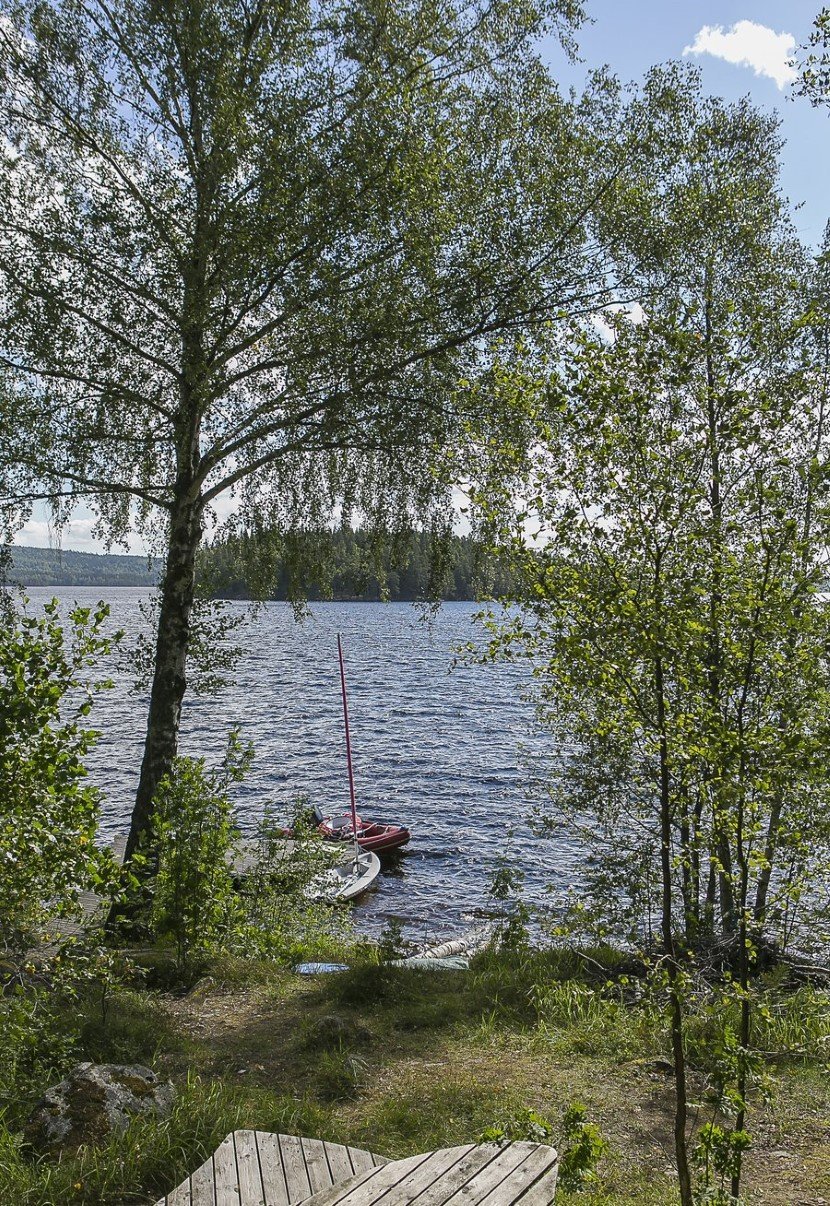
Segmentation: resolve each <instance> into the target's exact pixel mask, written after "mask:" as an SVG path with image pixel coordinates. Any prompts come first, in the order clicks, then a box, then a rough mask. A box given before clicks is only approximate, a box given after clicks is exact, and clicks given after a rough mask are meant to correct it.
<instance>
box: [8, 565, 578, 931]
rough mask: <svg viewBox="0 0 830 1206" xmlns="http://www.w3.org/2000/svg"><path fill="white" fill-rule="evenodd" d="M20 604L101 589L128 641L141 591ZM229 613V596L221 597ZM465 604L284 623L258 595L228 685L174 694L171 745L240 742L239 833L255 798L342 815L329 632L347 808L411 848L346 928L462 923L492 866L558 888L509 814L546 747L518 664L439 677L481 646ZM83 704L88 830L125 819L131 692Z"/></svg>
mask: <svg viewBox="0 0 830 1206" xmlns="http://www.w3.org/2000/svg"><path fill="white" fill-rule="evenodd" d="M28 594H29V597H30V599H31V601H32V604H33V605H34V604H37V603H40V602H43V601H45V600H47V599H49V598H51V597H52V596H53V595H54V594H57V595H58V597H59V598H60V599H61V601H62V603H68V602H70V601H71V600H73V599H77V600H78V601H79V602H80V603H83V604H84V605H90V604H92V603H94V602H95V601H97V600H98V599H99V598H101V597H104V598H106V599H107V601H108V602H109V604H110V607H111V623H112V628H113V629H116V628H121V629H123V630H124V631H125V634H126V635H125V638H124V644H125V645H129V644H132V643H134V642H135V639H136V637H137V635H138V633H139V631H140V630H141V628H142V626H143V623H144V621H143V619H142V615H141V612H140V610H139V605H140V603H141V601H142V599H145V598H146V597H147V594H148V592H147V591H145V590H140V589H129V588H117V589H116V588H101V587H98V588H83V587H77V588H60V589H57V588H56V589H49V588H30V589H29V591H28ZM230 606H231V608H237V609H239V610H244V609H245V605H244V604H231V605H230ZM478 610H479V609H478V607H477V606H476V605H475V604H468V603H451V604H445V605H444V606H443V607H442V608H441V609H440V611H439V612H438V613H437V615H436V616H435V617H434V618H432V619H431V620H430V621H429V622H426V621H425V620H423V619H422V618H421V617H420V613H419V612H418V611H416V610H415V609H414V608H413V607H412V606H410V605H409V604H403V603H401V604H395V603H389V604H382V603H379V604H374V603H316V604H313V605H312V607H311V612H310V615H309V617H308V618H307V619H306V620H304V621H303V622H302V623H298V622H297V621H296V620H295V618H294V614H293V612H292V610H291V608H290V606H289V605H288V604H285V603H271V604H267V605H265V606H263V607H262V608H261V610H260V611H259V612H258V614H257V615H256V616H255V617H254V618H253V619H252V620H251V621H250V622H249V623H248V624H247V625H246V626H245V627H244V628H243V629H242V630H241V635H240V633H239V632H238V633H237V635H236V639H237V641H238V643H239V644H242V645H243V646H244V654H243V657H242V659H241V660H240V661H239V663H238V664H237V666H236V669H235V671H234V673H233V681H232V683H231V684H230V685H229V686H227V687H226V688H224V690H223V691H222V692H221V693H220V694H219V695H218V696H208V697H201V698H199V697H194V696H189V697H188V698H187V699H186V700H185V706H184V713H183V721H182V737H181V744H180V749H181V752H182V753H186V754H191V755H205V756H206V757H207V758H208V759H209V760H211V761H218V760H219V759H220V758H221V755H222V752H223V749H224V745H225V739H226V736H227V733H228V730H229V729H230V728H231V727H232V726H238V727H239V729H240V731H241V734H242V737H243V739H244V740H246V741H251V742H253V744H254V747H255V752H256V757H255V762H254V766H253V770H252V772H251V774H250V776H249V778H248V779H247V781H246V782H245V784H244V785H242V787H241V788H240V789H239V791H238V796H237V804H238V810H239V816H240V820H241V824H242V827H243V828H244V829H248V830H250V829H252V828H253V827H254V826H255V825H256V821H257V818H258V817H259V816H260V815H261V813H262V810H263V808H264V807H265V805H266V804H273V805H275V806H276V807H277V809H278V810H279V811H280V812H281V813H283V814H285V815H288V813H289V811H290V808H291V802H292V800H293V799H294V798H295V797H296V796H297V795H298V794H300V793H307V794H308V796H309V797H310V800H311V802H312V803H319V804H320V805H321V806H322V807H323V808H325V809H327V810H331V811H345V810H346V809H347V808H348V806H349V792H348V778H347V770H346V757H345V745H344V736H343V718H342V711H341V701H340V684H339V672H338V663H337V633H338V632H340V633H341V634H342V637H343V645H344V651H345V658H346V673H347V681H348V689H349V719H350V724H351V733H352V746H353V755H354V768H355V779H356V789H357V796H358V809H359V811H360V812H362V813H363V814H364V815H365V816H368V817H371V818H373V819H378V820H392V821H400V822H401V823H403V824H405V825H407V826H408V827H409V828H410V829H411V831H412V841H411V843H410V844H409V846H408V847H407V848H406V850H405V851H404V853H403V854H402V856H401V857H400V858H399V859H398V860H397V861H396V862H395V863H394V864H393V865H392V866H391V867H390V868H388V869H387V870H385V871H384V874H383V876H382V878H381V880H380V881H379V883H380V887H379V889H378V890H377V891H376V892H373V893H372V894H371V895H370V896H368V897H367V898H366V899H365V900H364V901H363V902H362V903H361V904H359V905H358V906H357V911H358V916H359V918H360V920H361V923H362V925H361V928H365V929H366V930H367V931H369V932H377V931H378V930H379V929H380V928H381V927H382V926H383V925H384V924H385V923H386V921H387V920H388V919H389V918H391V917H399V918H401V919H402V920H403V921H404V922H405V923H406V929H407V930H408V932H410V933H411V934H413V935H414V936H417V935H419V934H423V935H426V934H434V933H440V932H444V931H446V930H449V929H452V928H454V927H458V926H460V925H463V924H464V923H466V922H467V921H469V920H470V919H471V918H472V917H474V916H475V915H476V913H477V911H478V910H481V909H486V908H487V907H488V903H489V902H488V887H489V884H490V881H491V877H492V874H493V872H494V870H495V869H496V867H497V866H498V862H499V859H500V857H501V856H503V855H505V854H508V855H509V856H510V857H511V858H512V859H514V860H515V861H516V862H517V863H518V864H519V865H520V866H521V867H522V868H523V869H524V872H525V877H526V878H525V889H526V895H527V896H528V897H529V898H530V899H532V900H535V901H538V902H541V901H544V900H546V899H550V894H549V892H548V889H549V890H551V891H552V893H553V898H554V899H556V898H560V899H561V896H562V894H563V893H564V892H565V891H566V890H567V889H568V888H569V887H570V886H571V885H572V884H573V883H575V882H576V876H577V867H578V863H579V859H578V854H577V851H576V850H575V849H574V848H573V847H572V846H571V845H570V844H569V843H568V842H567V840H565V839H564V838H563V839H560V840H559V841H557V840H556V839H555V838H553V839H541V838H538V837H536V836H535V835H533V834H532V833H531V831H530V829H529V827H528V826H527V824H526V822H525V816H526V814H527V812H528V810H529V808H530V806H531V804H532V799H531V798H530V797H529V794H528V793H529V788H528V783H529V777H528V775H527V771H526V764H527V762H528V759H530V760H532V761H533V762H534V764H535V765H538V760H539V759H544V758H545V757H546V756H548V755H552V754H554V753H555V751H553V750H552V749H551V748H549V740H550V739H549V738H547V737H546V736H545V735H544V734H540V733H539V732H538V731H537V730H536V726H535V724H534V715H533V707H532V705H531V703H530V702H528V701H527V699H525V698H524V695H523V693H524V689H525V688H526V686H527V676H526V673H525V671H524V670H523V669H522V668H520V667H516V666H510V665H496V666H493V665H462V666H459V667H456V668H455V669H451V664H452V661H453V654H454V650H455V649H456V648H457V646H458V645H460V644H461V643H462V642H466V641H469V640H477V641H479V642H480V641H481V640H482V635H481V632H480V630H479V629H478V628H477V626H476V625H475V624H474V615H475V613H476V612H477V611H478ZM114 677H115V686H114V688H113V689H112V690H110V691H107V692H105V693H103V695H102V696H100V697H99V699H98V701H97V703H96V706H95V710H94V713H93V724H94V725H95V727H96V728H98V729H99V730H100V732H101V738H100V741H99V743H98V745H97V746H96V748H95V750H94V752H93V754H92V755H91V757H90V759H89V767H90V773H91V777H92V779H93V781H94V782H95V783H96V784H97V785H98V786H99V787H100V788H101V789H102V791H103V792H104V802H103V818H102V820H103V823H102V829H103V833H104V834H105V835H107V836H110V835H112V834H115V833H118V832H122V831H124V830H125V828H126V827H127V824H128V821H129V815H130V811H131V807H132V797H133V794H134V791H135V786H136V782H137V778H138V767H139V762H140V758H141V751H142V742H143V737H144V730H145V725H146V707H147V699H146V695H142V694H134V693H132V692H131V690H130V687H131V677H130V675H128V674H127V672H126V671H123V670H122V671H119V672H116V674H115V676H114Z"/></svg>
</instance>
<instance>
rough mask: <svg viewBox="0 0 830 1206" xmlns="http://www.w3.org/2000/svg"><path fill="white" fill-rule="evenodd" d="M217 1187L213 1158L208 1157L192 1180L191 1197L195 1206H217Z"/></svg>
mask: <svg viewBox="0 0 830 1206" xmlns="http://www.w3.org/2000/svg"><path fill="white" fill-rule="evenodd" d="M215 1185H216V1178H215V1175H214V1171H213V1156H208V1158H207V1160H205V1162H204V1164H200V1165H199V1167H198V1168H197V1169H196V1171H195V1173H194V1174H193V1176H192V1177H191V1178H190V1195H191V1200H192V1202H193V1206H216V1190H215ZM222 1206H224V1203H223V1204H222Z"/></svg>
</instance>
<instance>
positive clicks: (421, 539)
mask: <svg viewBox="0 0 830 1206" xmlns="http://www.w3.org/2000/svg"><path fill="white" fill-rule="evenodd" d="M200 575H201V577H202V580H203V582H204V584H205V585H206V586H208V587H209V589H210V593H211V594H214V595H217V596H219V597H222V598H226V599H245V598H251V597H258V598H267V599H291V598H307V599H310V600H312V601H313V600H317V599H335V600H366V601H372V600H378V599H389V600H391V601H393V602H394V601H415V600H419V599H430V598H440V599H443V600H446V601H460V600H466V599H482V598H490V597H493V596H498V595H502V594H504V593H505V592H506V591H507V590H508V587H509V576H508V575H507V573H506V572H505V569H504V567H503V566H501V565H499V564H498V563H497V562H495V561H493V559H492V558H487V557H485V555H484V552H483V549H482V546H481V545H480V544H479V543H478V542H477V541H475V540H473V539H472V538H471V537H469V536H453V537H451V538H450V539H449V540H447V541H445V542H443V543H437V544H436V542H434V541H433V540H432V539H431V538H430V536H429V535H427V534H426V533H424V532H415V531H412V532H406V533H404V534H402V535H400V536H397V537H395V538H391V537H390V538H388V539H386V540H382V541H378V539H377V538H373V537H371V536H370V535H369V534H368V533H366V532H364V531H354V530H352V529H350V528H344V529H339V530H338V531H336V532H329V531H325V532H311V533H303V534H302V535H299V536H294V537H290V538H287V537H282V536H277V535H275V534H272V533H263V534H261V535H258V536H242V537H230V538H228V539H225V540H222V541H218V542H217V543H215V544H213V545H210V546H209V547H207V548H205V549H204V550H203V552H202V554H201V559H200Z"/></svg>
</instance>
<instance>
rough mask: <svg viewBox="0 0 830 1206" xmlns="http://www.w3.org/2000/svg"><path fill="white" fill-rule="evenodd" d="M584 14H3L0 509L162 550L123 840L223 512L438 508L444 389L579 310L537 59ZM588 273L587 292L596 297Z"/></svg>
mask: <svg viewBox="0 0 830 1206" xmlns="http://www.w3.org/2000/svg"><path fill="white" fill-rule="evenodd" d="M580 18H581V10H580V6H579V4H578V2H577V0H528V3H524V4H521V5H516V4H514V3H507V2H506V0H472V2H471V3H460V2H455V0H442V2H441V3H439V4H434V3H431V2H427V0H416V2H414V3H396V2H393V3H387V2H386V0H384V2H383V3H377V2H376V0H359V2H358V3H349V4H341V3H339V0H317V2H316V3H314V4H311V5H306V4H302V3H294V2H293V0H292V2H289V3H288V4H277V3H274V2H272V0H169V2H168V0H163V2H161V3H157V2H150V0H139V2H138V3H133V2H132V0H131V2H130V3H127V0H50V2H48V3H30V2H29V0H20V2H17V0H13V2H11V3H7V4H6V6H5V10H4V14H3V19H2V22H0V114H2V125H3V130H4V142H3V147H2V152H1V155H2V158H1V159H0V281H1V282H2V303H0V305H1V306H2V312H0V320H1V321H2V325H3V337H2V340H0V346H2V363H3V365H4V367H5V370H6V375H7V380H8V382H9V383H10V385H9V389H8V391H6V393H5V394H4V402H3V406H4V414H3V420H4V421H3V427H2V432H0V467H2V476H3V496H4V500H5V503H6V504H7V507H8V508H10V509H15V511H16V514H19V513H20V511H21V508H22V509H24V510H25V507H26V506H27V505H29V504H31V503H32V502H34V501H37V500H46V501H47V502H48V503H49V505H50V506H51V507H52V508H53V511H54V514H55V518H56V522H58V523H59V522H60V521H61V519H62V518H65V516H66V514H67V513H68V509H69V508H71V506H72V505H74V503H75V502H76V500H78V499H81V498H82V499H84V500H85V501H86V503H87V504H88V505H90V506H91V507H92V508H93V510H94V511H95V513H96V514H97V516H98V517H99V519H100V531H101V533H102V534H105V535H106V536H108V537H109V538H110V539H115V540H117V539H119V538H123V537H124V536H125V535H126V533H127V532H128V530H130V529H131V528H135V527H141V528H143V530H145V531H146V532H149V533H150V535H151V536H152V537H154V538H155V540H156V541H157V544H158V546H159V547H160V548H161V550H162V551H163V553H164V555H165V559H166V568H165V573H164V578H163V583H162V590H161V606H160V615H159V622H158V631H157V638H156V651H155V670H154V678H153V682H152V690H151V697H150V705H149V716H148V729H147V741H146V747H145V753H144V759H143V763H142V767H141V775H140V782H139V786H138V793H137V798H136V803H135V809H134V813H133V818H132V826H131V831H130V837H129V842H128V846H127V854H128V856H129V854H130V853H131V852H132V851H133V850H134V849H135V846H136V843H137V841H138V839H139V837H140V835H141V833H142V832H143V831H144V830H145V829H146V828H147V824H148V820H149V818H150V815H151V810H152V800H153V796H154V793H155V790H156V787H157V785H158V783H159V781H160V779H161V778H162V776H163V775H164V774H165V773H166V772H167V771H169V769H170V766H171V764H172V760H173V757H174V754H175V751H176V742H177V733H178V725H179V717H180V712H181V707H182V700H183V697H184V694H185V689H186V658H187V649H188V640H189V635H190V629H191V612H192V607H193V598H194V565H195V560H196V554H197V550H198V548H199V545H200V542H201V540H202V538H203V533H204V530H205V527H206V524H207V523H208V522H209V521H210V517H211V514H212V508H214V507H215V505H216V504H217V502H218V500H219V499H220V498H227V497H228V496H229V495H231V494H233V495H234V496H235V499H236V505H237V506H238V507H239V508H240V509H241V510H242V512H243V514H245V515H246V516H247V517H248V518H249V519H250V520H253V519H254V518H257V519H261V520H262V521H263V522H267V523H271V524H274V525H275V526H278V527H279V526H282V527H291V526H307V527H309V528H320V527H322V526H324V525H325V524H326V523H327V522H328V521H329V519H330V517H331V515H332V514H333V513H335V511H337V510H339V511H340V513H341V514H342V515H343V517H344V518H345V520H346V521H348V520H349V518H350V517H351V516H355V517H356V518H358V519H360V520H362V521H363V522H365V523H369V524H371V523H375V524H381V523H386V524H387V525H388V526H393V527H394V526H398V527H400V528H403V527H405V526H407V525H408V524H411V523H412V522H413V520H414V519H415V518H419V519H420V520H421V521H422V522H428V521H429V518H430V516H432V517H434V516H435V515H436V514H438V513H443V509H444V508H445V506H446V498H447V482H446V479H445V478H442V476H441V473H440V469H441V460H442V456H443V454H444V451H445V450H446V449H447V448H449V447H451V446H452V444H453V441H454V439H455V438H456V434H457V431H458V426H459V422H460V415H459V409H458V406H457V403H456V401H455V399H454V395H453V387H454V385H455V383H456V382H457V381H458V379H459V378H460V377H469V376H471V375H473V374H474V373H475V371H476V366H477V364H478V362H479V361H480V359H481V358H482V356H486V355H487V349H488V347H489V346H490V344H491V341H492V340H493V339H494V338H495V337H496V336H497V335H499V334H500V333H504V332H512V331H515V330H519V329H524V328H525V327H526V326H527V325H528V324H530V323H533V322H539V321H543V320H544V319H545V318H547V317H549V316H551V315H553V314H555V313H557V312H559V311H561V310H563V309H564V310H568V311H570V312H575V311H578V310H579V309H580V308H581V307H583V308H584V307H590V306H591V305H592V304H595V297H596V296H597V295H598V293H599V292H600V291H601V288H602V287H603V276H602V273H601V272H598V270H597V266H596V264H595V263H594V262H592V261H591V258H590V256H588V257H587V258H586V256H585V254H584V250H585V244H586V239H587V228H586V224H587V219H588V215H589V214H590V211H591V207H592V205H593V204H594V203H595V200H596V197H597V196H598V195H601V193H602V188H603V183H602V180H601V179H600V178H598V175H597V174H595V176H596V177H597V178H595V176H592V174H591V172H590V171H589V168H588V167H587V166H586V164H585V162H584V159H583V158H582V156H581V152H580V133H579V128H580V120H581V118H580V114H579V111H578V109H577V108H576V107H574V106H572V105H570V104H567V103H565V102H563V101H562V100H561V98H560V97H559V95H558V92H557V90H556V87H555V85H554V84H553V83H552V81H551V80H550V78H549V77H548V75H547V73H546V72H545V70H544V69H543V67H542V66H541V64H540V62H539V60H538V58H537V57H536V55H535V54H534V52H533V50H532V46H533V43H534V40H535V39H536V38H537V37H538V36H539V35H540V34H541V33H542V31H543V30H545V29H553V31H554V32H556V33H558V34H559V35H560V37H562V38H563V40H564V41H565V42H566V43H569V40H570V38H571V36H572V30H573V28H574V27H575V25H576V24H577V23H578V21H579V20H580ZM597 281H599V282H600V283H599V284H597Z"/></svg>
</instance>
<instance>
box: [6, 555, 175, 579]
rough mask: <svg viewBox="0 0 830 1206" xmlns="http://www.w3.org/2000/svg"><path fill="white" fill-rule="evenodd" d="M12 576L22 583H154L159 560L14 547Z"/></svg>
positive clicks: (157, 575)
mask: <svg viewBox="0 0 830 1206" xmlns="http://www.w3.org/2000/svg"><path fill="white" fill-rule="evenodd" d="M9 578H10V579H11V581H13V582H19V583H20V584H21V585H22V586H153V585H154V584H155V583H156V582H158V578H159V564H158V562H155V561H154V562H153V563H152V564H151V565H150V567H149V568H148V565H147V558H146V557H136V556H130V555H129V554H124V553H78V552H75V550H74V549H34V548H28V547H26V546H21V547H17V546H15V547H13V548H12V550H11V565H10V568H9Z"/></svg>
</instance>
